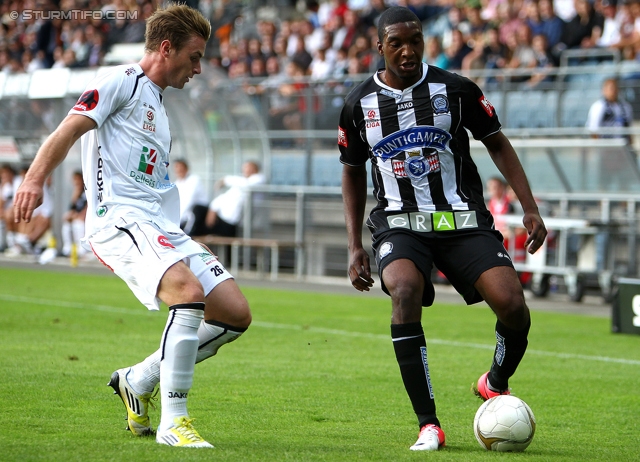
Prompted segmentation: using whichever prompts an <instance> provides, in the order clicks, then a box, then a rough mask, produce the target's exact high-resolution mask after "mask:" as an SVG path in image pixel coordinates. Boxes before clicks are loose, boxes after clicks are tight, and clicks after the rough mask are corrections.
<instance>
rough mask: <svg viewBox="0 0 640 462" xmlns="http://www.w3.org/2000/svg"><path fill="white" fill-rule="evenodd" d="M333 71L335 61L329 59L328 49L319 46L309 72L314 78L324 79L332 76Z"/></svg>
mask: <svg viewBox="0 0 640 462" xmlns="http://www.w3.org/2000/svg"><path fill="white" fill-rule="evenodd" d="M331 71H333V63H331V62H330V61H329V60H328V59H327V50H326V49H325V48H319V49H318V50H316V53H315V56H314V57H313V61H311V65H310V66H309V72H310V76H311V79H312V80H324V79H327V78H329V77H330V76H331Z"/></svg>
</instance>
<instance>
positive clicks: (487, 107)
mask: <svg viewBox="0 0 640 462" xmlns="http://www.w3.org/2000/svg"><path fill="white" fill-rule="evenodd" d="M478 101H479V102H480V105H481V106H482V109H484V111H485V112H486V113H487V114H488V115H489V117H493V115H494V114H495V113H496V110H495V109H494V107H493V105H492V104H491V103H490V102H489V100H488V99H487V97H486V96H484V95H482V96H481V97H480V99H479V100H478Z"/></svg>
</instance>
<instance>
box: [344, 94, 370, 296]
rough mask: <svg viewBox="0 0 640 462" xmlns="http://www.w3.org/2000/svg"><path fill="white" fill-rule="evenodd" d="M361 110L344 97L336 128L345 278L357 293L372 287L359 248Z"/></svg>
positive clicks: (363, 175)
mask: <svg viewBox="0 0 640 462" xmlns="http://www.w3.org/2000/svg"><path fill="white" fill-rule="evenodd" d="M361 120H362V109H361V108H360V106H359V104H358V103H357V102H356V101H355V97H352V98H350V97H347V100H346V101H345V105H344V107H343V108H342V112H341V114H340V122H339V125H338V149H339V150H340V161H341V162H342V164H343V167H342V200H343V202H344V216H345V221H346V225H347V239H348V247H349V269H348V273H349V279H350V280H351V284H352V285H353V287H355V288H356V289H357V290H359V291H360V292H362V291H368V290H369V288H370V287H371V286H373V279H372V278H371V265H370V263H369V254H368V253H367V252H366V251H365V250H364V248H363V246H362V222H363V219H364V213H365V207H366V202H367V168H366V163H367V160H368V153H369V146H368V144H367V143H366V142H365V140H364V139H363V137H362V136H361V135H360V130H359V126H360V124H359V122H360V121H361Z"/></svg>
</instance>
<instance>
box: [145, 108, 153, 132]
mask: <svg viewBox="0 0 640 462" xmlns="http://www.w3.org/2000/svg"><path fill="white" fill-rule="evenodd" d="M142 129H143V130H148V131H150V132H155V131H156V114H155V112H153V111H152V110H151V109H147V111H146V112H145V115H144V120H143V121H142Z"/></svg>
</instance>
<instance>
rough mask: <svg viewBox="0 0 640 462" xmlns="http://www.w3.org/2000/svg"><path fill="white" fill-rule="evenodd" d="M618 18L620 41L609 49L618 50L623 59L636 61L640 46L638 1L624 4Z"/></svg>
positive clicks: (639, 2) (633, 0) (639, 4)
mask: <svg viewBox="0 0 640 462" xmlns="http://www.w3.org/2000/svg"><path fill="white" fill-rule="evenodd" d="M620 18H621V19H620V21H621V25H620V39H619V40H618V42H617V43H614V44H612V45H611V48H614V49H617V50H620V52H621V54H622V57H623V59H636V55H637V51H638V47H639V45H640V1H639V0H629V1H628V2H626V3H624V4H623V8H622V11H621V14H620Z"/></svg>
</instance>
